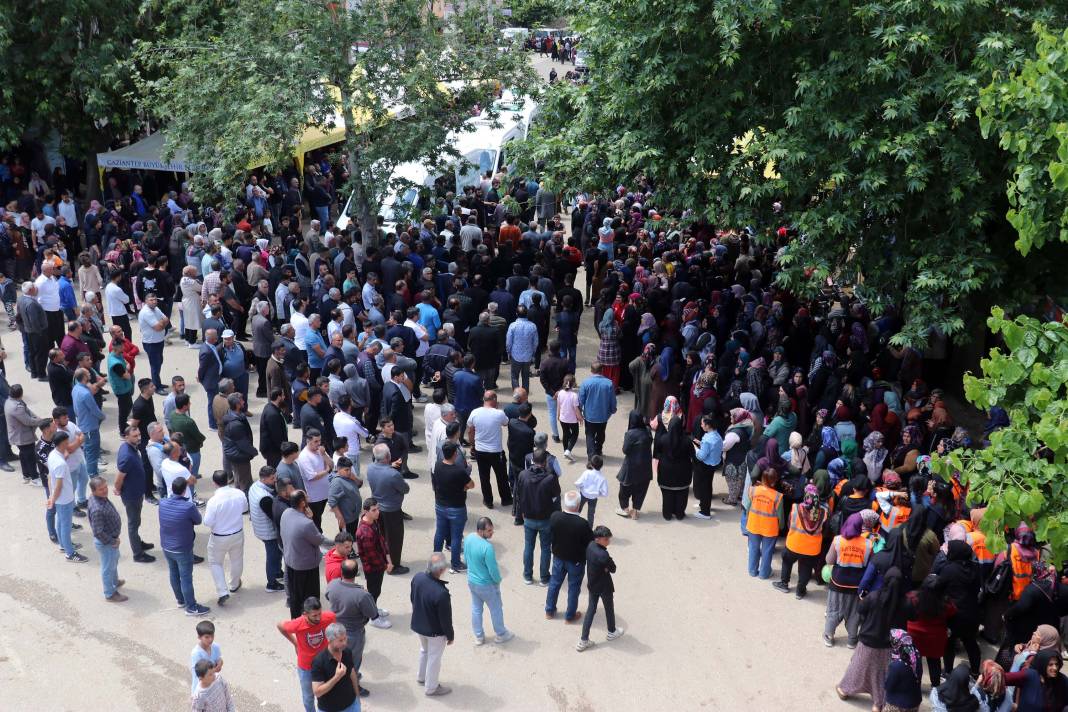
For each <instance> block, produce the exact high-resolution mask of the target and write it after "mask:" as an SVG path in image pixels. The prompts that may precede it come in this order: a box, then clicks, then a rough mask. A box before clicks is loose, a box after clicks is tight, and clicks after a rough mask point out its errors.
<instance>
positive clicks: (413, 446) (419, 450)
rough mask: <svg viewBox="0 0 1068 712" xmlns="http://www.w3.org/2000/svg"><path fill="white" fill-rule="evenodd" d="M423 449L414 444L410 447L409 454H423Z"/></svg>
mask: <svg viewBox="0 0 1068 712" xmlns="http://www.w3.org/2000/svg"><path fill="white" fill-rule="evenodd" d="M422 451H423V448H421V447H419V446H418V445H415V444H414V443H413V444H411V445H409V446H408V452H422Z"/></svg>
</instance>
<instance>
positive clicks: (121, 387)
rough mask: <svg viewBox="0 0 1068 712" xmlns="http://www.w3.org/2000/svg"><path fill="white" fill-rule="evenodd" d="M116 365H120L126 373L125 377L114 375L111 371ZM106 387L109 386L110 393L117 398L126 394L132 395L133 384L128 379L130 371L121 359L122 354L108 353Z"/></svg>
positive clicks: (131, 380)
mask: <svg viewBox="0 0 1068 712" xmlns="http://www.w3.org/2000/svg"><path fill="white" fill-rule="evenodd" d="M116 364H122V367H123V369H125V371H126V375H125V376H123V377H122V378H120V377H118V376H116V375H115V372H114V371H113V370H111V369H112V368H113V367H114V366H115V365H116ZM107 369H108V385H109V386H111V392H112V393H114V394H115V395H117V396H124V395H127V394H128V393H133V388H134V382H133V378H131V377H130V370H129V367H128V366H127V364H126V359H124V358H123V357H122V354H117V353H114V352H112V353H109V354H108V363H107Z"/></svg>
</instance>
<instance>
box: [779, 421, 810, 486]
mask: <svg viewBox="0 0 1068 712" xmlns="http://www.w3.org/2000/svg"><path fill="white" fill-rule="evenodd" d="M789 444H790V448H789V450H788V451H787V453H785V455H786V470H787V478H788V479H794V478H797V477H806V478H807V476H808V473H809V472H811V471H812V458H810V457H809V456H808V450H807V449H806V448H805V444H804V441H803V440H802V438H801V433H798V432H793V433H790V440H789Z"/></svg>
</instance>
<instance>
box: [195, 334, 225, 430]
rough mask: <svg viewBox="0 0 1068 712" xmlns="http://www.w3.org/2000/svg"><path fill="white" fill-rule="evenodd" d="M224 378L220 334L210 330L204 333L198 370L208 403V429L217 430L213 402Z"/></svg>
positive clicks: (198, 377) (199, 379) (198, 376)
mask: <svg viewBox="0 0 1068 712" xmlns="http://www.w3.org/2000/svg"><path fill="white" fill-rule="evenodd" d="M220 378H222V356H221V355H220V354H219V332H218V331H216V330H215V329H208V330H207V331H205V332H204V343H202V344H201V345H200V365H199V367H198V368H197V381H198V382H199V383H200V385H201V386H202V387H203V388H204V393H205V395H206V396H207V401H208V427H209V428H211V429H212V430H215V429H216V428H217V427H218V424H217V423H216V422H215V414H214V413H212V411H211V402H212V401H213V400H215V394H216V393H218V392H219V379H220Z"/></svg>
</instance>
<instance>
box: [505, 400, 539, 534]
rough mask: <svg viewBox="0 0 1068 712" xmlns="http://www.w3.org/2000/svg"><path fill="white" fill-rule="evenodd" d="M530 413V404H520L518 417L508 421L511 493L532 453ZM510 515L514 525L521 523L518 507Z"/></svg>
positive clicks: (514, 507) (532, 437) (515, 506)
mask: <svg viewBox="0 0 1068 712" xmlns="http://www.w3.org/2000/svg"><path fill="white" fill-rule="evenodd" d="M530 411H531V408H530V403H522V404H520V405H519V407H518V409H517V414H518V417H516V418H509V419H508V484H509V485H511V487H512V491H513V492H514V491H515V482H516V479H518V478H519V473H520V472H521V471H522V470H523V463H524V461H525V460H526V458H527V455H529V454H530V453H532V452H534V426H533V425H532V424H531V418H532V417H533V416H532V415H531V414H530ZM514 501H515V500H514V498H513V502H514ZM512 514H513V515H515V523H516V525H519V524H522V523H523V516H522V515H521V514H520V513H519V506H518V505H513V507H512Z"/></svg>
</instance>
